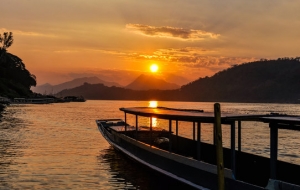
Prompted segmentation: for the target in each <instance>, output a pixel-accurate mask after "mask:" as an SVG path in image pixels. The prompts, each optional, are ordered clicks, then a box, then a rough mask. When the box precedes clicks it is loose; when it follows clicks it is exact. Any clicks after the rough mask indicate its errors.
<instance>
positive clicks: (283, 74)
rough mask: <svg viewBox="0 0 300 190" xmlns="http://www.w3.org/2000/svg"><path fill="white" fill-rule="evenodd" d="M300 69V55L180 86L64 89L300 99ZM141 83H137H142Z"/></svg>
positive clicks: (139, 95) (124, 96) (127, 95)
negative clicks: (157, 88) (139, 88)
mask: <svg viewBox="0 0 300 190" xmlns="http://www.w3.org/2000/svg"><path fill="white" fill-rule="evenodd" d="M299 73H300V57H297V58H279V59H277V60H266V59H264V60H260V61H255V62H251V63H244V64H241V65H234V66H232V67H231V68H228V69H226V70H223V71H220V72H218V73H216V74H215V75H214V76H212V77H204V78H199V79H198V80H195V81H193V82H191V83H189V84H186V85H184V86H182V87H181V88H180V89H176V90H139V91H136V90H131V89H126V88H121V87H107V86H104V85H103V84H87V83H86V84H84V85H82V86H79V87H76V88H74V89H69V90H64V91H63V93H64V94H65V95H75V96H80V95H82V96H84V98H86V99H103V100H160V101H206V102H207V101H211V102H260V103H300V101H299V100H300V74H299ZM140 77H141V79H139V78H140ZM140 77H139V78H138V79H139V80H138V79H137V81H142V82H140V83H137V84H138V85H142V84H147V80H146V79H149V78H147V77H145V79H143V77H144V76H140ZM134 82H135V81H134ZM134 82H133V83H132V84H135V83H134ZM148 82H149V81H148ZM138 85H136V86H137V87H140V86H138Z"/></svg>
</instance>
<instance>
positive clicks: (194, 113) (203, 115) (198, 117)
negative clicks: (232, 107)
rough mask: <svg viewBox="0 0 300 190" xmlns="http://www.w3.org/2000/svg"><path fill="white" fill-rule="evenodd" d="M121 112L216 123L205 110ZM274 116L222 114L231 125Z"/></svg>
mask: <svg viewBox="0 0 300 190" xmlns="http://www.w3.org/2000/svg"><path fill="white" fill-rule="evenodd" d="M120 110H121V111H123V112H125V113H129V114H133V115H138V116H144V117H155V118H159V119H170V120H178V121H195V122H204V123H213V122H214V119H215V117H214V113H213V112H204V111H203V110H196V109H195V110H193V109H175V108H166V107H155V108H152V107H130V108H120ZM270 116H273V114H264V115H250V114H229V113H222V115H221V120H222V123H224V124H225V123H231V122H232V121H238V120H239V121H261V118H267V117H270Z"/></svg>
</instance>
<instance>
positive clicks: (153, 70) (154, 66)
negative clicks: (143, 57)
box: [150, 64, 158, 73]
mask: <svg viewBox="0 0 300 190" xmlns="http://www.w3.org/2000/svg"><path fill="white" fill-rule="evenodd" d="M150 70H151V72H152V73H155V72H157V71H158V66H157V65H156V64H152V65H151V66H150Z"/></svg>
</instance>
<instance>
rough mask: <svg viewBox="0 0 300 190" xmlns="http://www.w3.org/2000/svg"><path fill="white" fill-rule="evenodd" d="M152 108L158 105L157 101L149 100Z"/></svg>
mask: <svg viewBox="0 0 300 190" xmlns="http://www.w3.org/2000/svg"><path fill="white" fill-rule="evenodd" d="M148 107H150V108H156V107H157V101H149V106H148Z"/></svg>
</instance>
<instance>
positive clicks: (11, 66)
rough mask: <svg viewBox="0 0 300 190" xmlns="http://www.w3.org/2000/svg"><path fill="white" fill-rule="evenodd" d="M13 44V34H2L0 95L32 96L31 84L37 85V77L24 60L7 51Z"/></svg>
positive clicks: (0, 44) (0, 42) (9, 96)
mask: <svg viewBox="0 0 300 190" xmlns="http://www.w3.org/2000/svg"><path fill="white" fill-rule="evenodd" d="M12 44H13V34H12V33H11V32H9V33H8V32H4V33H3V34H0V46H1V47H0V96H4V97H7V98H15V97H31V96H33V93H32V91H31V90H30V87H31V86H35V85H36V78H35V76H34V75H32V74H31V73H30V72H29V71H28V70H27V69H26V68H25V64H24V63H23V62H22V60H21V59H20V58H19V57H17V56H15V55H13V54H11V53H9V52H7V48H9V47H10V46H11V45H12Z"/></svg>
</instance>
